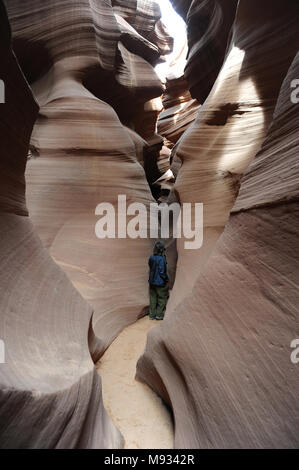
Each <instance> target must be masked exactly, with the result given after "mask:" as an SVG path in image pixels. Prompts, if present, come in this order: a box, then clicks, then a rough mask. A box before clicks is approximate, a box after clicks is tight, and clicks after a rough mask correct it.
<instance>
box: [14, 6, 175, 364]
mask: <svg viewBox="0 0 299 470" xmlns="http://www.w3.org/2000/svg"><path fill="white" fill-rule="evenodd" d="M6 4H7V7H8V14H9V18H10V22H11V25H12V31H13V38H14V48H15V51H16V54H17V56H18V58H19V61H20V64H21V66H22V69H23V71H24V73H25V75H26V77H27V79H28V80H29V82H30V84H31V87H32V90H33V92H34V95H35V97H36V99H37V101H38V103H39V105H40V113H39V116H38V120H37V122H36V125H35V127H34V130H33V134H32V138H31V152H32V157H33V158H31V159H30V160H29V162H28V167H27V173H26V178H27V201H28V208H29V212H30V215H31V218H32V220H33V222H34V224H35V226H36V228H37V231H38V234H39V236H40V237H41V239H42V242H43V244H44V246H45V247H46V248H48V249H49V252H50V254H51V255H52V256H53V257H54V259H55V260H56V262H57V263H58V264H59V265H60V266H61V267H62V269H63V270H64V271H65V272H66V274H67V275H68V277H69V278H70V279H71V281H72V282H73V284H74V286H75V287H76V288H77V289H78V290H79V292H80V293H81V294H82V295H83V297H84V298H85V299H87V300H88V301H89V303H90V305H91V306H92V308H93V309H94V316H93V320H92V324H93V330H94V333H95V336H94V341H93V344H94V348H95V350H96V351H95V354H96V355H97V357H99V356H100V355H101V354H102V352H103V351H104V350H105V348H106V347H107V346H108V345H109V344H110V342H111V341H112V340H113V339H114V337H115V336H116V335H117V333H118V332H119V331H120V330H121V329H122V328H123V327H124V326H126V325H127V324H130V323H132V322H134V321H135V320H136V319H137V318H138V317H139V316H140V315H142V314H143V313H144V310H145V308H146V306H147V303H148V292H147V291H148V286H147V275H148V273H147V269H146V268H145V266H146V260H147V258H148V256H149V254H150V253H151V250H152V241H151V240H150V239H129V238H126V239H125V238H120V239H111V240H108V239H105V240H100V239H98V238H96V235H95V224H96V222H97V220H98V218H99V217H97V216H96V215H95V209H96V207H97V205H98V204H99V203H101V202H107V203H111V204H112V205H113V206H114V208H117V198H118V195H119V194H121V195H126V197H127V203H128V204H129V203H131V202H142V203H144V204H146V205H148V204H149V203H150V202H154V198H153V196H152V194H151V191H150V188H149V185H148V182H147V179H146V175H145V172H144V167H145V169H147V168H146V165H144V162H142V161H141V160H142V154H143V153H144V154H145V155H148V148H150V146H151V145H153V140H155V139H156V136H155V123H156V120H157V116H158V113H159V112H160V110H159V109H157V106H154V105H152V104H151V103H152V102H153V99H154V98H155V97H159V96H160V95H161V94H162V92H163V86H162V84H161V82H160V79H159V78H158V76H157V75H156V72H155V70H154V68H153V65H154V64H155V63H156V62H157V60H158V59H159V60H160V57H162V56H164V55H165V54H167V53H168V52H170V51H171V48H172V42H173V40H172V38H170V37H169V35H168V34H167V32H166V30H165V29H164V27H162V25H161V22H160V16H161V14H160V9H159V7H158V6H157V5H156V3H155V2H152V1H149V0H142V1H138V2H131V3H130V4H129V5H130V6H129V8H127V6H126V3H125V2H120V1H117V2H110V1H90V0H82V1H80V2H73V3H72V4H70V2H68V1H59V2H57V1H51V2H49V3H48V4H47V8H45V7H44V2H43V1H41V0H35V1H33V2H32V1H31V0H30V1H29V0H27V1H24V0H22V1H19V0H7V1H6ZM33 54H35V56H36V60H35V61H34V62H32V59H31V58H32V55H33ZM140 122H143V125H142V131H143V132H141V131H140V129H139V127H138V126H140ZM123 124H124V125H125V126H126V127H125V126H124V125H123ZM127 128H130V130H128V129H127ZM134 132H138V133H139V136H141V137H142V138H143V139H144V143H142V139H141V138H140V137H139V136H138V135H137V134H135V133H134ZM159 145H160V148H161V147H162V139H161V137H159ZM159 174H160V173H159ZM156 177H157V176H156ZM156 177H155V178H156Z"/></svg>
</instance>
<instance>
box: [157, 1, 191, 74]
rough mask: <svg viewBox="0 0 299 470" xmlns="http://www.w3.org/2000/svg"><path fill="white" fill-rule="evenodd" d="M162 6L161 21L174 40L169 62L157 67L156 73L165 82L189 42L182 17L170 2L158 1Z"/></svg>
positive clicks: (168, 57) (168, 56) (168, 58)
mask: <svg viewBox="0 0 299 470" xmlns="http://www.w3.org/2000/svg"><path fill="white" fill-rule="evenodd" d="M157 3H158V4H159V6H160V9H161V13H162V18H161V20H162V21H163V23H164V24H165V25H166V26H167V29H168V31H169V33H170V34H171V36H172V37H173V38H174V48H173V52H172V53H171V54H169V55H167V56H166V58H167V61H166V62H165V63H163V64H159V65H157V67H156V72H157V74H158V75H159V77H160V79H161V80H162V81H163V82H164V81H165V78H166V76H167V73H168V70H169V65H170V63H171V62H172V61H173V60H174V59H176V57H177V56H178V55H179V54H180V52H181V51H182V49H183V48H184V45H185V44H186V42H187V33H186V24H185V22H184V20H183V19H182V18H181V16H180V15H179V14H178V13H177V12H176V11H175V10H174V8H173V6H172V4H171V2H170V0H157Z"/></svg>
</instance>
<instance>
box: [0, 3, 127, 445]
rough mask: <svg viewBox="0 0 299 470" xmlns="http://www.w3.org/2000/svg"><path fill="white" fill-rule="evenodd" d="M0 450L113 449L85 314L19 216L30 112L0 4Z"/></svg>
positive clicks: (23, 211)
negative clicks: (0, 90)
mask: <svg viewBox="0 0 299 470" xmlns="http://www.w3.org/2000/svg"><path fill="white" fill-rule="evenodd" d="M0 57H1V61H0V76H1V79H3V80H4V82H5V88H6V89H5V91H6V100H5V104H1V105H0V167H1V172H0V240H1V243H0V249H1V254H0V273H1V274H0V310H1V316H0V338H1V340H2V341H4V344H5V363H4V364H0V447H1V448H6V449H7V448H57V449H58V448H111V447H112V448H118V447H120V446H122V438H121V436H120V433H119V432H118V431H117V430H116V429H115V427H114V425H113V424H112V423H111V421H110V419H109V418H108V416H107V414H106V412H105V410H104V407H103V403H102V397H101V380H100V377H99V376H98V374H97V372H96V369H95V367H94V364H93V362H92V359H91V356H90V350H89V345H88V333H89V327H90V322H91V319H92V313H93V312H92V309H91V307H90V306H89V305H88V304H87V302H86V301H85V300H84V299H83V298H82V297H81V296H80V294H79V293H78V292H77V291H76V290H75V289H74V287H73V286H72V284H71V282H70V281H69V280H68V279H67V277H66V275H65V274H64V273H63V271H62V270H61V269H60V268H59V267H58V266H57V265H56V264H55V263H54V262H53V260H52V258H51V257H50V256H49V253H48V252H47V250H46V249H45V248H44V247H43V246H42V243H41V241H40V239H39V237H38V236H37V233H36V230H35V228H34V226H33V224H32V222H31V220H30V218H29V217H28V211H27V207H26V201H25V180H24V170H25V166H26V160H27V154H28V147H29V139H30V135H31V132H32V128H33V125H34V122H35V120H36V118H37V115H38V105H37V103H36V101H35V100H34V98H33V96H32V93H31V90H30V89H29V87H28V84H27V83H26V81H25V79H24V76H23V74H22V72H21V70H20V68H19V66H18V64H17V61H16V59H15V56H14V55H13V52H12V50H11V46H10V28H9V24H8V20H7V16H6V11H5V8H4V5H3V3H2V0H1V1H0Z"/></svg>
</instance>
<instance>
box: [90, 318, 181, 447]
mask: <svg viewBox="0 0 299 470" xmlns="http://www.w3.org/2000/svg"><path fill="white" fill-rule="evenodd" d="M157 325H158V321H151V320H149V317H148V316H147V317H144V318H142V319H141V320H138V321H137V322H136V323H134V324H132V325H130V326H128V327H127V328H125V329H124V330H123V331H122V332H121V334H120V335H119V336H118V337H117V338H116V340H115V341H114V342H113V343H112V344H111V345H110V347H109V348H108V349H107V351H106V352H105V354H104V355H103V356H102V358H101V359H100V361H99V362H98V363H97V370H98V372H99V374H100V376H101V378H102V390H103V401H104V406H105V408H106V410H107V412H108V414H109V416H110V418H111V419H112V421H113V422H114V424H115V425H116V427H117V428H118V429H119V430H120V431H121V433H122V435H123V437H124V439H125V445H124V448H125V449H169V448H172V447H173V424H172V419H171V416H170V413H169V411H168V410H167V408H166V407H165V405H164V404H163V402H162V400H161V399H160V398H159V397H158V396H157V395H156V394H155V393H154V392H153V391H152V390H151V389H150V388H149V387H148V386H147V385H145V384H143V383H141V382H138V381H136V380H135V373H136V363H137V361H138V359H139V357H140V356H141V354H142V353H143V350H144V347H145V343H146V335H147V333H148V331H149V330H150V329H152V328H154V327H155V326H157Z"/></svg>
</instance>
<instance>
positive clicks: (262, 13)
mask: <svg viewBox="0 0 299 470" xmlns="http://www.w3.org/2000/svg"><path fill="white" fill-rule="evenodd" d="M176 3H178V4H179V5H183V2H175V1H174V4H176ZM208 3H211V4H212V3H215V2H201V1H198V2H196V1H194V2H193V7H194V8H196V6H198V8H199V9H200V7H201V4H208ZM217 3H219V4H220V3H222V4H224V2H217ZM297 7H298V4H296V2H293V1H290V2H286V3H283V4H282V3H281V2H279V1H276V2H273V1H271V2H268V1H266V2H262V3H261V2H259V1H254V0H253V1H250V2H246V1H243V0H241V1H240V2H239V6H238V10H237V13H236V19H235V22H234V26H233V30H232V40H231V45H230V47H229V49H228V52H227V55H226V59H225V62H224V65H223V67H222V69H221V71H220V73H219V76H218V78H217V80H216V82H215V85H214V86H213V88H212V90H211V93H210V94H209V96H208V98H207V100H206V102H205V103H204V104H203V106H202V107H201V108H200V111H199V114H198V118H197V120H196V122H195V123H194V125H193V126H191V127H190V128H189V129H188V130H187V131H186V133H185V134H184V135H183V137H182V138H181V140H180V141H179V144H178V146H177V148H176V152H177V154H178V155H179V157H180V158H181V160H182V161H183V164H182V167H181V169H180V172H179V175H178V179H177V182H176V186H175V187H176V190H177V193H178V194H179V197H180V200H181V202H184V201H198V202H204V204H205V209H204V223H205V232H204V243H203V247H202V248H201V250H199V251H198V256H196V253H194V252H192V250H190V251H191V253H190V254H189V253H187V252H186V250H184V249H183V246H182V244H178V256H179V258H178V266H177V277H176V281H175V285H174V289H173V296H172V297H173V299H172V301H171V302H170V303H169V305H168V307H167V312H166V318H165V320H164V322H163V325H162V326H161V327H160V328H156V329H154V330H153V331H152V332H151V333H150V334H149V337H148V343H147V347H146V351H145V353H144V355H143V356H142V357H141V359H140V360H139V363H138V368H137V371H138V372H137V376H138V377H139V378H140V379H142V380H145V381H146V382H147V383H148V384H149V385H150V386H151V387H152V388H153V389H154V390H156V391H157V392H158V393H159V394H160V395H161V396H162V397H163V398H164V400H165V401H166V402H168V403H169V404H170V405H171V407H172V409H173V412H174V418H175V430H176V438H175V445H176V447H183V448H229V447H232V448H242V447H246V448H259V447H264V448H265V447H266V448H281V447H283V448H288V447H291V448H298V444H299V442H298V435H299V434H298V431H299V428H298V413H299V409H298V389H299V381H298V371H297V370H296V365H294V364H292V362H291V360H290V354H291V351H292V350H291V348H290V343H291V341H292V340H293V339H294V338H298V334H299V326H298V311H297V307H298V303H299V290H298V284H299V283H298V280H299V270H298V258H299V251H298V226H299V218H298V216H299V213H298V195H299V192H298V191H299V185H298V177H299V174H298V125H299V107H298V104H297V105H296V104H294V103H292V102H291V100H290V96H291V82H292V80H293V79H296V78H298V75H299V55H298V54H297V55H296V53H297V51H298V49H299V47H298V46H299V43H298V40H299V38H298V26H297V25H298V14H299V12H298V8H297ZM212 20H213V18H212ZM212 20H211V21H212ZM211 29H212V26H211ZM273 113H274V114H273ZM248 164H249V166H248ZM244 171H245V175H244V177H243V178H242V174H243V173H244ZM241 178H242V179H241ZM240 183H241V186H240V191H239V184H240ZM238 193H239V196H238V197H237V199H236V201H235V198H236V196H237V195H238ZM230 211H231V212H230ZM229 213H230V217H229ZM228 217H229V220H228V222H227V218H228ZM226 222H227V223H226ZM224 225H226V226H225V230H224V232H223V233H222V231H223V227H224ZM221 233H222V235H221V236H220V238H219V239H218V237H219V235H220V234H221ZM217 239H218V242H217V243H216V240H217Z"/></svg>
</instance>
